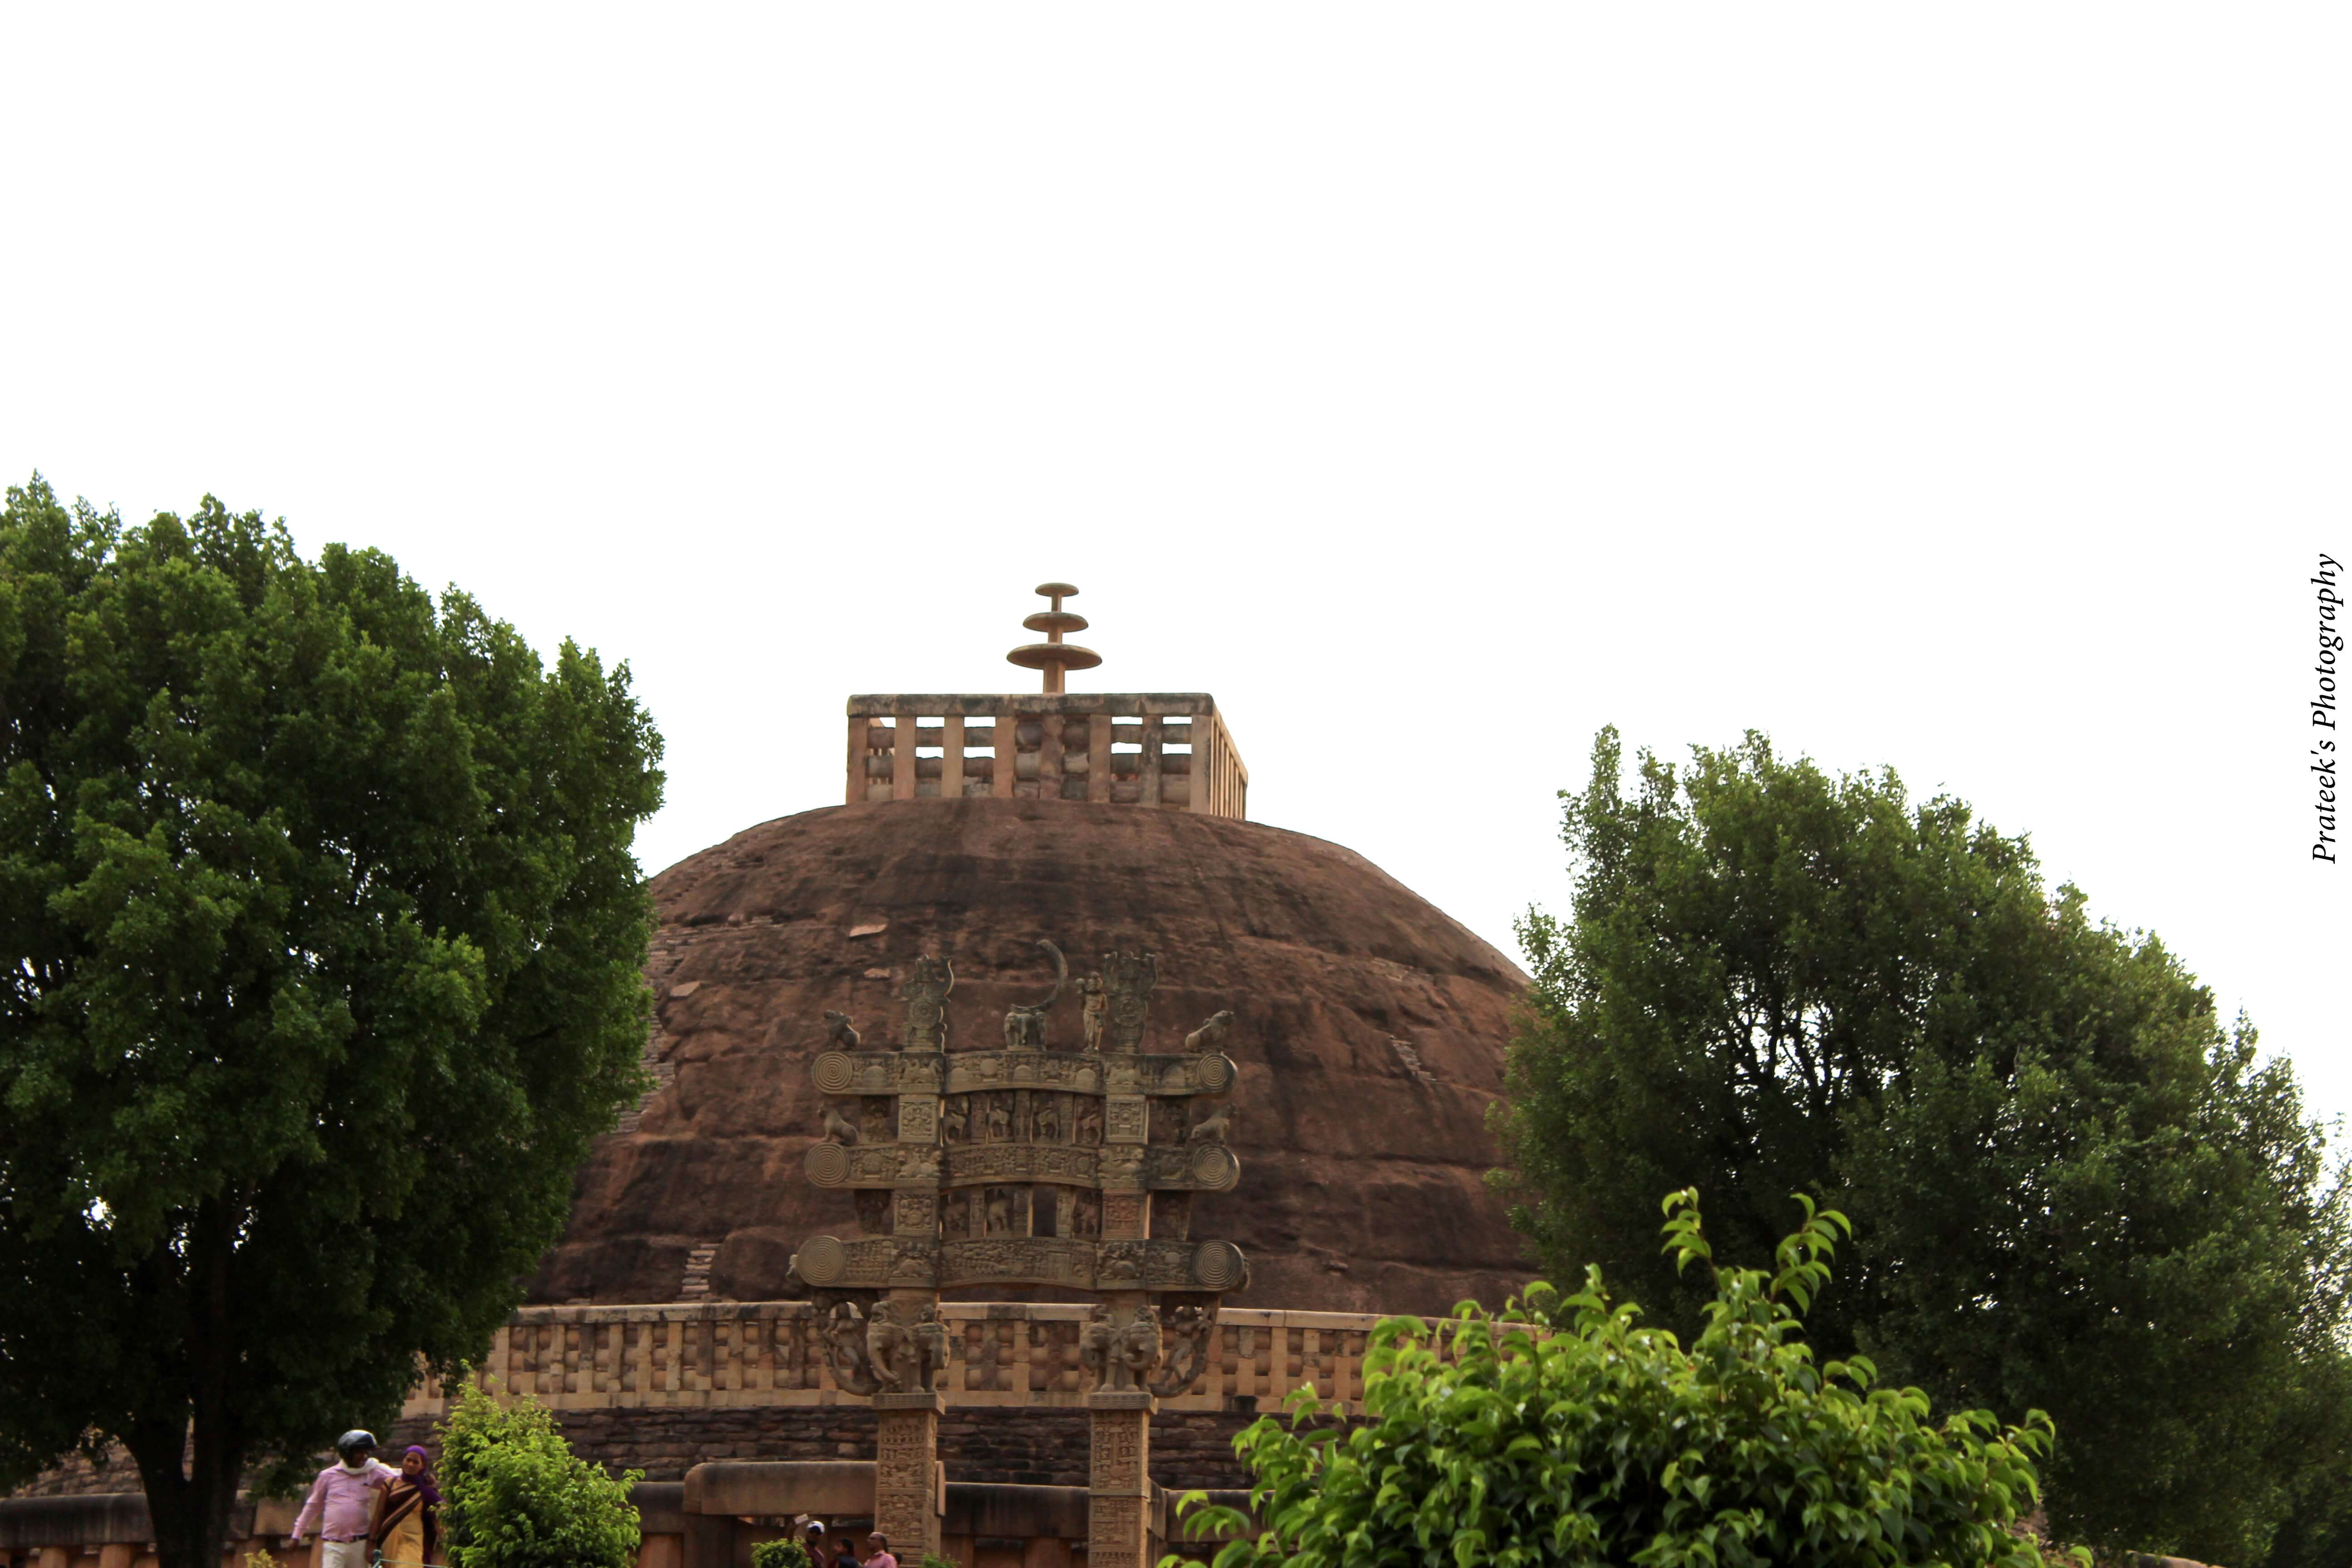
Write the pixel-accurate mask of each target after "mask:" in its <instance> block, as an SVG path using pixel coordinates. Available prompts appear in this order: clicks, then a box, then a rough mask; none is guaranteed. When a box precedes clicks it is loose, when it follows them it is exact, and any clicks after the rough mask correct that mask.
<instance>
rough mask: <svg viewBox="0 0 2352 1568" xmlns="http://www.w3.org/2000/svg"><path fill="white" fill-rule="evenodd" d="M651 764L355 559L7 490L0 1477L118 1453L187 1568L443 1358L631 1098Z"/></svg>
mask: <svg viewBox="0 0 2352 1568" xmlns="http://www.w3.org/2000/svg"><path fill="white" fill-rule="evenodd" d="M660 749H661V742H660V738H659V737H658V736H657V735H656V734H655V732H654V731H653V728H652V725H651V723H650V721H648V720H647V718H646V713H645V711H644V710H643V709H642V708H640V707H639V706H638V704H637V702H636V700H635V698H634V697H632V696H631V695H630V692H629V681H628V673H627V670H626V668H625V667H624V668H619V669H615V670H612V671H607V670H605V669H604V668H603V667H602V666H601V665H600V664H599V662H598V660H597V658H596V656H595V655H594V654H593V652H587V651H583V650H582V649H580V648H577V647H572V646H571V645H570V644H566V645H564V646H563V647H562V651H561V653H560V654H559V655H558V656H557V657H556V658H555V659H554V660H553V661H552V663H551V666H550V665H549V664H547V663H544V662H543V661H542V660H541V658H540V657H539V655H538V654H537V653H536V652H534V651H533V649H532V648H531V647H530V644H528V643H527V642H525V641H524V640H523V638H522V637H520V636H519V635H518V634H517V633H516V631H515V629H514V628H513V627H512V626H508V625H506V624H504V623H502V622H499V621H496V620H493V619H491V618H490V617H489V616H486V615H485V614H484V613H483V612H482V611H481V609H480V608H479V607H478V605H475V604H474V603H473V602H472V601H471V600H469V599H467V597H466V596H465V595H462V594H460V593H457V592H456V591H455V590H452V591H450V592H449V593H447V594H446V595H444V596H443V597H442V598H441V600H440V601H439V603H438V604H437V605H436V602H435V600H434V598H433V596H432V595H428V594H427V593H425V590H424V589H422V588H421V587H419V586H418V585H417V584H415V582H413V581H411V580H410V579H408V578H407V577H404V576H403V575H402V574H401V573H400V570H399V568H398V567H397V566H396V565H395V564H394V563H393V562H392V561H391V560H390V559H388V558H387V557H385V556H383V554H380V553H378V552H373V551H367V550H350V549H345V548H343V547H341V546H340V545H330V546H328V547H327V548H326V549H325V550H323V551H321V552H320V555H319V557H318V559H317V560H316V561H315V562H314V561H310V560H306V559H304V558H303V557H302V556H300V555H299V553H298V552H296V551H295V549H294V545H293V542H292V541H291V540H290V539H289V536H288V534H287V532H286V531H285V529H284V527H283V526H282V525H280V526H277V527H272V526H270V525H269V524H268V523H266V522H265V521H263V520H262V519H261V517H260V516H259V515H258V514H256V513H244V514H237V513H232V512H230V511H229V510H227V509H226V508H225V507H223V506H222V505H220V503H219V502H217V501H215V500H210V499H207V500H205V504H204V505H203V506H202V507H200V508H199V509H197V510H195V511H194V513H193V514H192V515H190V516H188V517H186V518H180V517H175V516H171V515H168V514H166V515H163V516H159V517H157V518H155V519H153V520H152V521H149V522H147V523H146V524H144V525H142V526H138V527H125V526H124V525H123V523H122V522H121V520H120V519H119V518H116V517H114V516H112V515H110V514H101V513H99V512H96V511H93V510H90V509H89V507H87V506H77V507H74V508H72V509H68V508H67V507H65V506H63V505H61V504H60V503H59V502H58V499H57V497H56V495H55V494H54V493H53V492H52V491H51V490H50V489H49V488H48V487H47V485H45V484H42V483H40V482H39V481H38V480H36V481H35V482H34V483H33V484H31V485H30V486H27V487H26V488H24V489H11V490H10V491H9V492H8V495H7V501H6V506H5V510H0V948H5V952H7V954H8V966H7V971H6V981H5V984H0V1279H5V1280H7V1281H8V1287H7V1289H5V1290H0V1486H5V1485H6V1484H8V1483H9V1482H10V1481H12V1480H14V1479H20V1478H22V1477H24V1476H27V1475H30V1474H32V1473H35V1472H37V1471H38V1470H40V1469H41V1468H44V1467H46V1466H47V1465H49V1464H51V1463H53V1462H55V1460H56V1459H57V1458H59V1457H60V1456H62V1455H63V1454H65V1453H67V1452H69V1451H71V1450H72V1449H74V1448H75V1447H80V1446H84V1445H89V1446H90V1447H98V1446H100V1445H101V1444H103V1443H105V1442H109V1441H111V1442H119V1443H121V1445H122V1446H123V1447H125V1448H127V1449H128V1450H129V1451H130V1452H131V1457H132V1458H134V1459H135V1460H136V1461H137V1463H138V1466H139V1471H140V1477H141V1482H142V1487H143V1488H144V1489H145V1491H146V1495H147V1501H148V1507H149V1510H150V1514H151V1517H152V1521H153V1525H152V1528H153V1531H154V1538H155V1541H156V1543H157V1547H158V1551H159V1553H160V1556H161V1558H162V1561H163V1564H164V1568H209V1565H211V1564H216V1563H219V1562H220V1560H221V1552H222V1550H223V1543H224V1539H225V1537H226V1531H227V1528H228V1520H229V1510H230V1509H231V1507H232V1506H233V1505H234V1503H235V1501H236V1492H237V1489H238V1486H239V1484H240V1481H241V1479H242V1478H243V1475H244V1472H245V1471H246V1469H247V1467H248V1465H249V1464H251V1463H253V1462H254V1461H257V1460H267V1459H269V1458H273V1457H274V1458H278V1459H281V1460H286V1459H291V1458H299V1457H301V1456H306V1455H310V1454H312V1453H314V1452H316V1451H317V1450H319V1449H320V1448H321V1447H324V1446H325V1444H326V1443H327V1441H328V1440H329V1439H330V1438H331V1437H332V1436H333V1435H334V1434H336V1433H337V1432H340V1431H341V1430H343V1429H344V1428H346V1427H348V1426H352V1425H353V1424H354V1423H355V1422H356V1423H361V1424H379V1423H381V1422H383V1421H388V1420H389V1419H390V1418H391V1416H392V1415H393V1413H394V1412H395V1411H396V1410H397V1409H398V1408H399V1403H400V1398H401V1395H402V1394H403V1393H404V1391H405V1390H406V1389H407V1388H408V1387H409V1385H410V1384H413V1383H414V1382H415V1377H416V1373H417V1364H418V1361H419V1359H420V1358H422V1359H423V1360H425V1362H428V1363H435V1364H437V1365H443V1366H446V1365H449V1364H452V1363H455V1362H457V1361H458V1360H461V1359H463V1358H465V1357H467V1356H471V1355H475V1354H478V1353H479V1351H480V1349H481V1347H482V1345H484V1344H485V1343H487V1342H488V1338H489V1336H490V1334H491V1332H492V1331H494V1330H495V1329H496V1328H497V1327H498V1325H499V1322H500V1321H502V1320H503V1319H504V1318H505V1316H506V1314H507V1312H508V1311H509V1309H510V1308H511V1307H512V1306H513V1304H514V1303H515V1301H516V1300H517V1299H518V1298H519V1295H520V1288H519V1285H518V1280H519V1279H522V1278H527V1277H528V1276H529V1274H530V1271H531V1269H532V1268H534V1267H535V1266H536V1264H537V1262H538V1260H539V1258H540V1257H541V1254H542V1253H543V1252H544V1251H545V1250H546V1248H547V1247H548V1246H549V1245H550V1244H551V1242H553V1241H554V1239H555V1238H556V1237H557V1236H558V1235H559V1234H560V1232H561V1229H562V1224H563V1218H564V1215H565V1213H566V1211H567V1209H568V1207H569V1205H570V1199H571V1194H572V1172H573V1170H574V1169H575V1168H576V1167H577V1165H578V1164H579V1163H580V1160H581V1159H582V1157H583V1155H584V1153H585V1152H586V1151H587V1148H588V1145H589V1142H590V1141H591V1140H592V1139H593V1137H594V1136H595V1135H596V1134H597V1133H599V1132H601V1131H604V1130H605V1129H606V1128H609V1127H610V1126H611V1125H612V1123H613V1121H614V1115H615V1113H616V1111H617V1110H618V1107H619V1105H620V1104H621V1103H622V1102H624V1101H625V1100H627V1099H629V1098H631V1097H633V1096H634V1095H635V1093H636V1092H638V1087H639V1083H640V1081H641V1078H642V1073H641V1070H640V1068H639V1067H638V1063H637V1058H638V1055H639V1053H640V1051H641V1050H642V1049H643V1047H644V1041H645V1027H646V1025H645V1020H646V1012H647V1009H648V1007H649V1005H650V996H649V994H648V993H647V991H646V983H645V977H644V974H643V965H644V962H645V953H646V937H647V934H648V931H649V930H650V927H651V920H650V911H649V907H648V904H647V900H646V893H645V889H644V885H643V879H642V878H641V877H640V875H639V873H638V869H637V866H636V861H635V858H634V856H633V855H632V854H631V852H630V847H631V842H632V837H633V835H634V832H635V826H636V824H637V823H638V822H639V821H640V820H642V819H643V818H644V817H645V816H647V815H648V814H649V813H651V812H652V811H653V810H654V808H655V807H656V805H658V804H659V802H660V796H661V782H662V780H661V774H660V773H659V772H658V770H657V768H656V763H657V761H658V759H659V756H660ZM61 1301H70V1302H71V1303H72V1310H70V1311H60V1310H58V1303H59V1302H61ZM184 1456H185V1457H184Z"/></svg>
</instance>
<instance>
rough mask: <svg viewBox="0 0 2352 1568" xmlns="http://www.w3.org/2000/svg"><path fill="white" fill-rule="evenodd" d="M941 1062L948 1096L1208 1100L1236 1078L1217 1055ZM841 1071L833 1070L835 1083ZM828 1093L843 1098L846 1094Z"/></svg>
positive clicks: (1028, 1055) (860, 1059)
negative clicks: (1058, 1094)
mask: <svg viewBox="0 0 2352 1568" xmlns="http://www.w3.org/2000/svg"><path fill="white" fill-rule="evenodd" d="M826 1055H827V1056H836V1057H840V1058H843V1059H844V1060H846V1061H854V1062H855V1063H856V1068H857V1069H858V1070H861V1071H862V1070H864V1069H865V1068H866V1058H869V1057H889V1056H896V1055H898V1053H897V1052H881V1051H859V1052H857V1053H856V1055H855V1056H854V1057H852V1055H851V1054H850V1053H848V1052H845V1051H833V1052H827V1053H826ZM819 1059H820V1060H822V1059H823V1058H819ZM945 1063H946V1066H945V1070H946V1073H947V1079H946V1083H945V1088H946V1090H947V1092H948V1093H950V1094H972V1093H977V1092H980V1091H982V1090H983V1089H1066V1090H1068V1091H1069V1092H1071V1093H1074V1094H1103V1093H1117V1094H1181V1095H1212V1096H1213V1095H1220V1094H1225V1093H1229V1092H1230V1091H1231V1090H1232V1089H1233V1087H1234V1082H1235V1080H1236V1079H1237V1078H1238V1077H1239V1074H1238V1072H1237V1071H1236V1069H1235V1068H1234V1059H1233V1058H1231V1057H1229V1056H1226V1055H1225V1054H1224V1053H1223V1052H1222V1051H1215V1052H1210V1053H1208V1054H1206V1055H1202V1056H1133V1055H1130V1056H1125V1057H1118V1058H1109V1059H1106V1058H1102V1057H1098V1056H1096V1055H1094V1054H1092V1053H1090V1052H1087V1051H1030V1050H1017V1051H957V1052H955V1053H953V1054H952V1055H950V1056H949V1057H947V1058H945ZM846 1070H848V1069H844V1068H835V1069H834V1071H835V1076H836V1078H838V1077H839V1075H840V1074H841V1073H843V1072H844V1071H846ZM909 1076H910V1075H908V1074H907V1073H906V1072H905V1071H904V1070H903V1069H902V1070H901V1071H900V1072H899V1073H898V1075H896V1076H892V1075H888V1074H886V1075H885V1077H884V1078H883V1079H868V1080H866V1081H874V1082H881V1081H886V1080H887V1081H890V1082H900V1083H903V1082H906V1081H908V1078H909ZM818 1087H819V1088H821V1089H822V1088H825V1087H826V1082H825V1081H824V1080H820V1082H819V1084H818ZM926 1087H927V1086H926ZM829 1092H832V1093H835V1094H846V1093H849V1092H851V1090H850V1089H831V1090H829ZM856 1092H858V1093H868V1092H880V1091H878V1090H868V1089H865V1088H864V1087H863V1083H862V1082H860V1083H858V1084H856Z"/></svg>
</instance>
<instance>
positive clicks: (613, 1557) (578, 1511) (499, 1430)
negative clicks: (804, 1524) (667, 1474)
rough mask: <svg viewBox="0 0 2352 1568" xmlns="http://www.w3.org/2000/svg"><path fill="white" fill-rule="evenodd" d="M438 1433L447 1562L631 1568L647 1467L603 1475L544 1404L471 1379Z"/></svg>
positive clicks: (467, 1566) (458, 1566) (485, 1567)
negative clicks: (637, 1493) (502, 1394)
mask: <svg viewBox="0 0 2352 1568" xmlns="http://www.w3.org/2000/svg"><path fill="white" fill-rule="evenodd" d="M437 1436H439V1437H440V1439H441V1499H442V1510H441V1527H442V1530H443V1531H445V1533H446V1541H447V1555H448V1559H449V1568H635V1564H636V1561H637V1547H638V1545H639V1543H640V1537H639V1534H638V1529H637V1510H636V1506H635V1504H633V1503H632V1502H630V1501H629V1489H630V1488H631V1487H633V1486H635V1484H636V1483H637V1482H638V1481H640V1480H642V1479H645V1472H644V1471H642V1470H625V1471H623V1472H622V1473H621V1474H620V1475H619V1476H617V1477H614V1476H609V1475H606V1474H605V1473H604V1471H603V1470H602V1469H600V1468H597V1467H596V1466H594V1465H592V1464H590V1463H589V1462H588V1461H587V1460H585V1459H583V1458H579V1457H578V1456H577V1455H575V1454H573V1453H572V1445H571V1444H570V1443H567V1442H565V1441H564V1438H563V1433H562V1430H561V1429H560V1428H558V1427H557V1426H556V1424H555V1416H554V1415H553V1414H552V1413H551V1411H549V1410H548V1408H547V1407H546V1406H545V1405H538V1404H534V1403H532V1402H531V1401H530V1400H528V1399H525V1400H520V1401H518V1402H517V1403H515V1404H514V1405H508V1406H501V1405H499V1402H498V1401H497V1400H496V1399H495V1398H493V1397H491V1395H490V1394H488V1391H486V1390H485V1389H483V1388H482V1387H480V1386H479V1385H478V1384H473V1383H471V1382H468V1383H467V1384H465V1387H464V1391H463V1392H462V1393H461V1394H459V1396H458V1400H457V1408H456V1409H454V1410H452V1411H451V1412H450V1413H449V1416H448V1419H447V1420H446V1421H445V1422H443V1423H442V1425H441V1426H440V1428H439V1430H438V1433H437ZM768 1544H769V1545H777V1544H790V1543H789V1542H769V1543H768ZM795 1550H797V1548H795Z"/></svg>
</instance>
